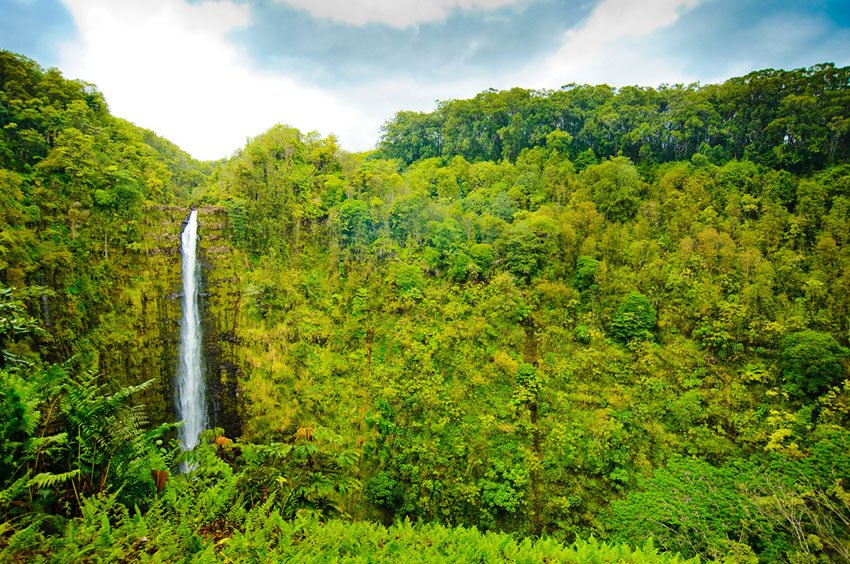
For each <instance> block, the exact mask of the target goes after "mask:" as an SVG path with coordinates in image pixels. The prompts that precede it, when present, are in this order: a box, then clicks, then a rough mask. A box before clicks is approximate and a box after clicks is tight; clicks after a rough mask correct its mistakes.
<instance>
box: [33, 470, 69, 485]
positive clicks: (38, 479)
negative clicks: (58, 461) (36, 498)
mask: <svg viewBox="0 0 850 564" xmlns="http://www.w3.org/2000/svg"><path fill="white" fill-rule="evenodd" d="M79 475H80V469H79V468H75V469H74V470H71V471H70V472H63V473H62V474H53V473H51V472H41V473H40V474H36V475H35V476H33V477H32V478H31V479H30V480H29V481H28V482H27V487H32V486H35V487H37V488H52V487H53V486H55V485H56V484H61V483H62V482H67V481H68V480H72V479H74V478H76V477H77V476H79Z"/></svg>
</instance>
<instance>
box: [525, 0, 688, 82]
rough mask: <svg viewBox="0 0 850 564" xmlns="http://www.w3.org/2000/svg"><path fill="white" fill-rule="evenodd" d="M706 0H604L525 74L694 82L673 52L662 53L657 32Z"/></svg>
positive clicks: (537, 78) (547, 78)
mask: <svg viewBox="0 0 850 564" xmlns="http://www.w3.org/2000/svg"><path fill="white" fill-rule="evenodd" d="M699 1H700V0H651V1H650V0H647V1H644V2H636V1H633V0H603V1H602V2H600V4H599V5H598V6H596V8H595V9H594V10H593V13H592V14H591V15H590V17H589V18H588V19H587V20H586V21H585V22H584V23H583V24H582V25H579V26H577V27H575V28H573V29H570V30H569V31H567V32H566V33H565V34H564V41H563V44H562V46H561V48H560V49H559V50H558V51H557V52H556V53H555V54H554V55H552V56H551V57H549V58H548V59H547V60H546V61H544V62H543V64H542V65H541V64H537V65H535V66H534V67H533V68H532V67H529V68H528V69H526V71H525V72H524V73H523V74H522V78H524V79H526V80H530V81H533V82H534V83H536V84H540V85H541V86H545V87H548V88H557V87H560V86H561V85H563V84H568V83H571V82H577V83H587V84H601V83H607V84H610V85H625V84H640V85H646V86H653V85H657V84H659V83H662V82H666V83H672V82H680V81H681V82H689V81H691V80H693V78H692V77H689V76H687V75H685V74H684V73H683V72H682V71H681V70H680V69H679V68H678V67H677V65H676V63H675V54H673V55H674V56H673V57H659V56H658V54H657V53H655V52H654V51H653V49H652V43H651V37H652V35H653V34H654V33H655V32H657V31H660V30H662V29H664V28H666V27H668V26H670V25H672V24H674V23H675V22H676V21H677V20H678V19H679V16H680V15H681V14H682V13H683V12H685V11H687V10H690V9H693V8H694V7H695V6H696V5H697V4H698V3H699Z"/></svg>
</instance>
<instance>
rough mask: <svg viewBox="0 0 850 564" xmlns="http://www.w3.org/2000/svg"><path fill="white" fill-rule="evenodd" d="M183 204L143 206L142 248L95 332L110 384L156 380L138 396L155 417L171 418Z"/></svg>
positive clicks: (101, 364)
mask: <svg viewBox="0 0 850 564" xmlns="http://www.w3.org/2000/svg"><path fill="white" fill-rule="evenodd" d="M187 216H188V211H187V210H186V209H185V208H182V207H177V206H152V207H150V208H148V209H146V210H145V214H144V219H143V225H142V228H143V230H144V233H145V235H144V237H143V239H142V246H141V249H139V251H138V252H137V253H135V256H134V257H132V259H130V260H128V261H127V265H126V267H127V270H128V272H126V273H124V275H126V276H127V277H128V278H129V280H128V283H127V284H126V285H124V286H123V287H121V288H116V290H115V292H114V293H113V299H114V300H115V303H114V304H113V307H112V308H111V309H112V311H111V313H109V314H108V318H107V319H101V326H100V328H99V329H98V330H97V331H96V332H95V334H94V335H93V341H94V342H93V344H94V345H95V347H96V349H97V351H98V352H97V354H98V367H99V369H100V372H101V374H102V376H103V378H104V381H105V382H107V384H108V385H110V386H111V387H120V386H123V385H128V384H139V383H141V382H145V381H147V380H153V381H154V382H153V385H152V386H151V387H150V388H148V389H147V390H146V391H145V392H144V393H143V394H142V395H140V396H139V397H137V400H138V401H140V402H142V403H144V404H146V405H147V407H148V416H149V417H150V418H151V420H152V421H167V420H171V418H172V413H173V401H172V390H173V387H174V386H173V379H174V370H175V366H176V365H177V344H178V339H179V334H180V287H181V285H180V280H181V279H180V233H181V231H182V229H183V225H184V223H185V221H186V217H187Z"/></svg>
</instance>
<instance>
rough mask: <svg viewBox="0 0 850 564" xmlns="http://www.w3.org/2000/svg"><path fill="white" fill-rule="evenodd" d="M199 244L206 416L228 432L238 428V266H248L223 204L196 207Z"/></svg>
mask: <svg viewBox="0 0 850 564" xmlns="http://www.w3.org/2000/svg"><path fill="white" fill-rule="evenodd" d="M198 222H199V224H198V225H199V234H200V235H199V249H200V251H199V252H200V260H201V268H202V272H203V276H202V278H203V296H202V308H203V320H202V323H203V329H204V355H205V360H206V367H207V386H208V388H207V399H208V402H209V409H210V421H212V422H213V425H215V426H217V427H222V428H223V429H224V432H225V434H226V435H227V436H230V437H238V436H240V435H241V434H242V420H241V418H240V413H241V409H240V408H241V405H240V402H241V399H240V394H239V379H240V377H241V376H242V370H241V369H240V366H239V363H238V362H237V352H238V346H239V340H238V338H237V329H238V319H239V307H240V299H241V295H242V292H241V287H242V284H241V279H240V272H244V271H245V270H246V269H247V264H246V263H245V261H244V259H243V257H242V255H241V253H239V252H237V251H236V250H235V249H233V248H232V247H231V246H230V240H231V233H230V223H229V221H228V218H227V213H226V211H225V210H224V208H220V207H213V206H208V207H204V208H201V209H199V210H198Z"/></svg>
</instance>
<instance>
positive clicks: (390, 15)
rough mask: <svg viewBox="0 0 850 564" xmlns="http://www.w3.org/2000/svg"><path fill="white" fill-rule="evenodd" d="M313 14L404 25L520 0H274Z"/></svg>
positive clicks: (348, 21) (356, 22) (339, 19)
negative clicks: (459, 11) (453, 12)
mask: <svg viewBox="0 0 850 564" xmlns="http://www.w3.org/2000/svg"><path fill="white" fill-rule="evenodd" d="M277 1H278V2H281V3H284V4H288V5H290V6H292V7H294V8H299V9H302V10H306V11H307V12H309V13H310V14H311V15H312V16H314V17H317V18H325V19H330V20H333V21H337V22H341V23H346V24H352V25H365V24H368V23H377V24H384V25H388V26H392V27H398V28H404V27H410V26H413V25H417V24H421V23H428V22H435V21H442V20H444V19H446V17H448V16H449V14H451V12H452V11H453V10H456V9H459V10H495V9H498V8H504V7H506V6H511V5H515V4H520V3H522V2H523V0H277Z"/></svg>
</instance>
